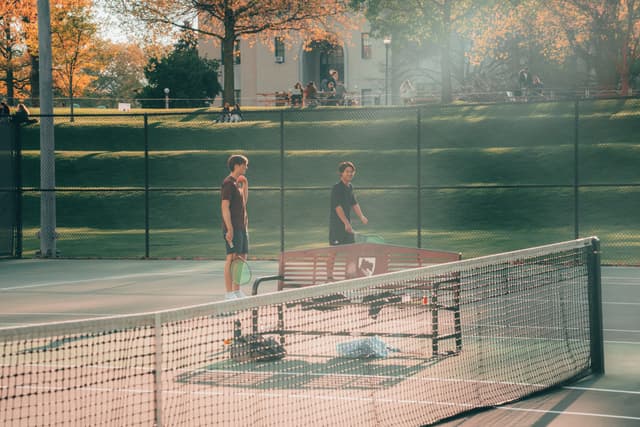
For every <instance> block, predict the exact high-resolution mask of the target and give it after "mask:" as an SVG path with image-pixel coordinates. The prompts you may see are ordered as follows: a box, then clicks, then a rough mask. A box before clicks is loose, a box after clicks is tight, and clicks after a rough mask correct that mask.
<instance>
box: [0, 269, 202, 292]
mask: <svg viewBox="0 0 640 427" xmlns="http://www.w3.org/2000/svg"><path fill="white" fill-rule="evenodd" d="M196 272H202V269H192V270H178V271H170V272H160V273H133V274H123V275H120V276H108V277H94V278H90V279H77V280H65V281H58V282H45V283H34V284H31V285H23V286H11V287H7V288H0V291H13V290H16V289H31V288H44V287H49V286H60V285H71V284H78V283H99V282H106V281H110V280H122V279H133V278H139V277H163V276H178V275H183V274H190V273H196ZM206 273H207V274H212V273H213V272H206Z"/></svg>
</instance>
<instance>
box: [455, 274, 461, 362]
mask: <svg viewBox="0 0 640 427" xmlns="http://www.w3.org/2000/svg"><path fill="white" fill-rule="evenodd" d="M460 288H461V284H460V273H456V274H455V279H454V281H453V305H454V312H453V330H454V336H455V339H456V353H460V352H461V351H462V319H461V317H460V293H461V289H460Z"/></svg>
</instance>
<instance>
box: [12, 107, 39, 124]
mask: <svg viewBox="0 0 640 427" xmlns="http://www.w3.org/2000/svg"><path fill="white" fill-rule="evenodd" d="M30 115H31V113H30V112H29V109H28V108H27V106H26V105H24V104H23V103H20V104H18V108H17V109H16V112H15V113H14V114H13V121H14V122H16V123H20V124H21V123H24V124H27V125H28V124H31V123H38V121H37V120H36V119H32V118H30V117H29V116H30Z"/></svg>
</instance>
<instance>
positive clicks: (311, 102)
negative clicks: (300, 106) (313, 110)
mask: <svg viewBox="0 0 640 427" xmlns="http://www.w3.org/2000/svg"><path fill="white" fill-rule="evenodd" d="M304 102H305V105H306V106H307V107H315V106H317V105H318V88H317V87H316V82H314V81H310V82H309V83H307V86H306V87H305V88H304Z"/></svg>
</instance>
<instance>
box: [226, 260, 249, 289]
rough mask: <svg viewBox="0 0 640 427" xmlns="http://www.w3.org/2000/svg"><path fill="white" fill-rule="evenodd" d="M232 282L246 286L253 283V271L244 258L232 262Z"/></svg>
mask: <svg viewBox="0 0 640 427" xmlns="http://www.w3.org/2000/svg"><path fill="white" fill-rule="evenodd" d="M231 281H232V282H233V283H235V284H237V285H246V284H247V283H249V282H250V281H251V269H250V268H249V264H247V262H246V261H245V260H243V259H242V258H236V259H234V260H233V261H232V262H231Z"/></svg>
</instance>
